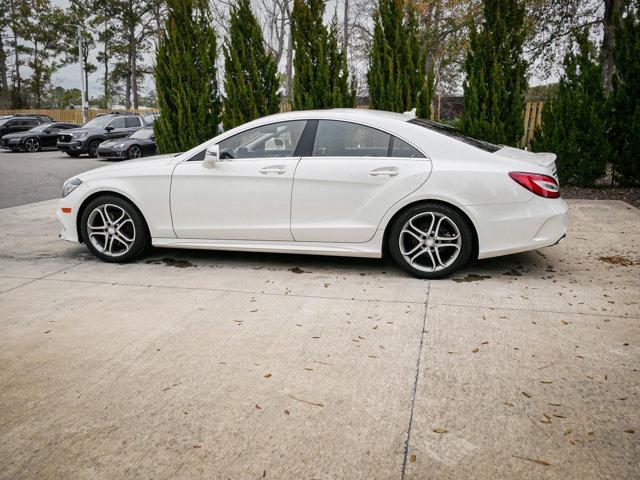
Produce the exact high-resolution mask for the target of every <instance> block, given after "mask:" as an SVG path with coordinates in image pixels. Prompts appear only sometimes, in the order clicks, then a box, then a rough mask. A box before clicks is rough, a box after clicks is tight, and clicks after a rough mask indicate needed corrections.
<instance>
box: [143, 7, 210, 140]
mask: <svg viewBox="0 0 640 480" xmlns="http://www.w3.org/2000/svg"><path fill="white" fill-rule="evenodd" d="M167 7H168V15H167V22H166V28H165V31H164V33H163V35H162V38H161V41H160V46H159V48H158V54H157V56H156V68H155V77H156V89H157V92H158V103H159V105H160V118H158V120H157V121H156V122H155V123H154V133H155V137H156V144H157V145H158V149H159V150H160V152H163V153H169V152H182V151H185V150H188V149H190V148H192V147H194V146H196V145H198V144H199V143H202V142H204V141H206V140H208V139H210V138H212V137H214V136H215V135H216V133H217V129H218V124H219V122H220V99H219V95H218V83H217V82H218V80H217V69H216V35H215V32H214V30H213V28H212V27H211V19H210V18H209V12H208V7H207V4H206V2H205V1H204V0H196V2H194V0H167Z"/></svg>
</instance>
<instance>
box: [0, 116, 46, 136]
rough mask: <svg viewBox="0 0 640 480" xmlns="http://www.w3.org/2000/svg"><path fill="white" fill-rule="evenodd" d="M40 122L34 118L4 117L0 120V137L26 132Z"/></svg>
mask: <svg viewBox="0 0 640 480" xmlns="http://www.w3.org/2000/svg"><path fill="white" fill-rule="evenodd" d="M41 123H43V122H41V121H40V120H39V119H38V118H36V117H14V116H11V117H6V118H2V119H0V137H2V136H3V135H6V134H8V133H16V132H26V131H27V130H31V129H32V128H33V127H35V126H37V125H40V124H41Z"/></svg>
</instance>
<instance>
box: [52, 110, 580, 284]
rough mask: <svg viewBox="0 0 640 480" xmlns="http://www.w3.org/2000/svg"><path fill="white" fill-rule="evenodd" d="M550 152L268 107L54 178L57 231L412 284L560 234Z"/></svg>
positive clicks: (391, 121)
mask: <svg viewBox="0 0 640 480" xmlns="http://www.w3.org/2000/svg"><path fill="white" fill-rule="evenodd" d="M555 158H556V156H555V155H554V154H552V153H533V152H527V151H524V150H517V149H515V148H511V147H506V146H502V145H493V144H490V143H487V142H484V141H481V140H475V139H473V138H469V137H467V136H465V135H463V134H462V133H460V132H458V131H457V130H454V129H452V128H450V127H446V126H444V125H441V124H438V123H434V122H430V121H426V120H421V119H418V118H416V117H415V115H404V114H399V113H390V112H379V111H374V110H360V109H335V110H317V111H298V112H288V113H282V114H278V115H272V116H269V117H265V118H260V119H258V120H255V121H252V122H249V123H247V124H245V125H241V126H239V127H236V128H234V129H232V130H229V131H227V132H225V133H224V134H222V135H218V136H216V137H214V138H212V139H211V140H209V141H207V142H205V143H203V144H201V145H198V146H197V147H194V148H193V149H191V150H189V151H187V152H184V153H182V154H178V155H175V156H174V155H160V156H157V157H154V158H153V159H149V160H146V161H144V162H123V163H120V164H115V165H110V166H108V167H104V168H100V169H97V170H92V171H89V172H85V173H82V174H80V175H78V176H77V177H75V178H72V179H69V180H68V181H67V182H65V184H64V187H63V195H62V196H63V198H62V199H61V200H60V206H59V208H58V211H57V215H58V218H59V219H60V220H61V222H62V224H63V230H62V232H61V234H60V236H61V237H62V238H64V239H66V240H70V241H74V242H83V243H84V244H85V245H86V246H87V247H88V248H89V250H90V251H91V252H92V253H93V254H94V255H95V256H97V257H98V258H100V259H102V260H105V261H107V262H126V261H132V260H134V259H136V258H138V257H139V256H140V255H142V253H143V252H144V251H145V249H146V247H147V246H149V245H154V246H158V247H171V248H199V249H211V250H239V251H262V252H287V253H307V254H313V255H344V256H361V257H378V258H379V257H381V256H382V255H383V252H388V253H389V254H390V256H391V257H392V258H393V259H394V260H395V262H396V263H397V264H398V265H399V266H400V267H401V268H403V269H404V270H406V271H407V272H409V273H410V274H412V275H414V276H416V277H420V278H441V277H444V276H447V275H449V274H451V273H453V272H455V271H456V270H458V269H459V268H461V267H462V266H463V265H464V264H465V263H466V262H467V260H469V259H470V258H488V257H496V256H499V255H508V254H511V253H516V252H524V251H527V250H534V249H537V248H541V247H546V246H549V245H553V244H555V243H557V242H558V241H559V240H560V239H562V238H563V237H564V235H565V232H566V228H567V227H566V219H567V205H566V203H565V202H564V201H563V200H562V199H561V198H560V188H559V186H558V178H557V174H556V168H555Z"/></svg>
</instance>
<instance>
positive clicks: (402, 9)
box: [367, 0, 433, 118]
mask: <svg viewBox="0 0 640 480" xmlns="http://www.w3.org/2000/svg"><path fill="white" fill-rule="evenodd" d="M418 30H419V29H418V21H417V17H416V12H415V10H414V7H413V6H412V4H410V3H407V4H406V5H405V2H403V1H402V0H379V2H378V8H377V9H376V11H375V12H374V30H373V43H372V46H371V54H370V57H369V71H368V72H367V83H368V86H369V95H370V97H371V108H375V109H378V110H388V111H392V112H403V111H406V110H411V109H413V108H416V109H417V115H418V116H420V117H422V118H429V117H430V116H431V98H432V97H433V72H432V71H430V72H426V71H425V70H426V57H425V52H426V49H424V48H423V45H422V42H421V40H420V36H419V32H418Z"/></svg>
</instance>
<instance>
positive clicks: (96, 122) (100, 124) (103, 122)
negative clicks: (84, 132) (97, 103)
mask: <svg viewBox="0 0 640 480" xmlns="http://www.w3.org/2000/svg"><path fill="white" fill-rule="evenodd" d="M111 120H113V117H108V116H100V117H96V118H94V119H93V120H89V121H88V122H87V123H85V124H84V125H83V126H82V128H104V127H106V126H107V125H108V124H109V122H110V121H111Z"/></svg>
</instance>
